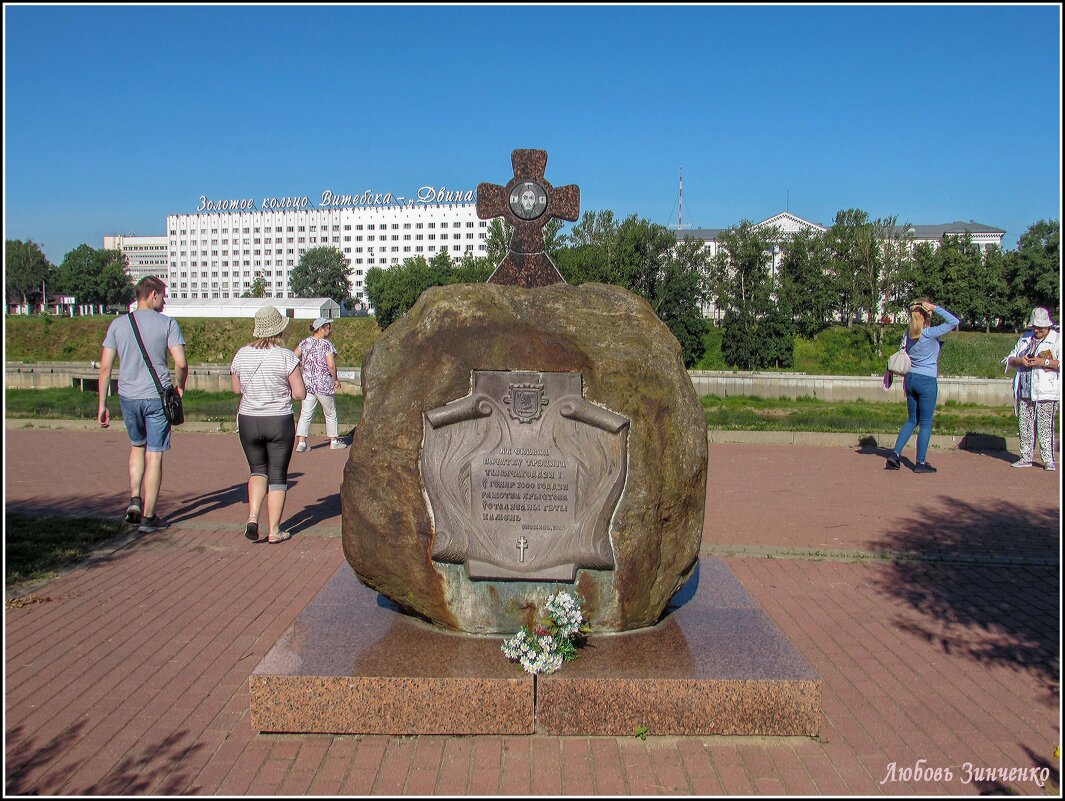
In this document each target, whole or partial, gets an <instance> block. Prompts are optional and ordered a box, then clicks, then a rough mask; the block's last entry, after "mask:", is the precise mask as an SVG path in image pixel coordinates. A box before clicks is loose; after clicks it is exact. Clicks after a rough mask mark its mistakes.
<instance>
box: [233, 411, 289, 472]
mask: <svg viewBox="0 0 1065 801" xmlns="http://www.w3.org/2000/svg"><path fill="white" fill-rule="evenodd" d="M237 425H238V426H239V427H240V446H241V447H242V448H244V455H245V456H246V457H247V459H248V467H250V468H251V474H252V475H253V476H266V484H267V488H268V489H271V490H287V489H288V463H289V462H290V461H291V460H292V448H293V446H294V445H295V444H296V421H295V420H293V418H292V415H291V414H286V415H284V416H283V417H256V416H254V415H250V414H238V415H237Z"/></svg>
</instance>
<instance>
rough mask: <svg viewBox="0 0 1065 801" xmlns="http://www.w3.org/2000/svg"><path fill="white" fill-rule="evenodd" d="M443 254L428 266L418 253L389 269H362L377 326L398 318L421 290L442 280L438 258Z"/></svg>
mask: <svg viewBox="0 0 1065 801" xmlns="http://www.w3.org/2000/svg"><path fill="white" fill-rule="evenodd" d="M441 256H443V258H444V259H447V254H446V253H440V254H437V256H435V257H434V258H433V261H434V262H437V263H436V264H435V265H432V266H431V265H430V264H429V263H428V262H426V260H425V258H424V257H422V256H417V257H415V258H413V259H407V260H406V261H404V262H403V263H402V264H397V265H396V266H395V267H392V268H390V269H387V270H386V269H382V268H381V267H371V268H370V269H369V270H367V271H366V284H365V286H366V296H367V297H368V298H369V299H370V305H371V306H373V310H374V316H375V317H376V318H377V327H378V328H381V329H384V328H387V327H388V326H390V325H391V324H392V323H393V322H394V321H396V320H398V319H399V318H400V317H402V316H403V315H404V314H406V313H407V310H408V309H410V307H411V306H413V305H414V304H415V303H416V302H417V300H418V298H419V297H421V294H422V292H424V291H425V290H426V289H428V288H429V287H431V286H439V285H440V284H441V283H443V280H442V275H441V268H440V264H439V262H438V260H439V259H440V257H441Z"/></svg>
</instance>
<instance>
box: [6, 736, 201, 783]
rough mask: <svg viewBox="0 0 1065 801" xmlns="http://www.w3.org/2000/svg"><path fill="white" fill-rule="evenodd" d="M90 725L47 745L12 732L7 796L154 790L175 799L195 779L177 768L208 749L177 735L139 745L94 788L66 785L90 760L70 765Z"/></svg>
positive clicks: (57, 737)
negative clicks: (69, 759) (184, 742)
mask: <svg viewBox="0 0 1065 801" xmlns="http://www.w3.org/2000/svg"><path fill="white" fill-rule="evenodd" d="M85 725H86V724H85V722H84V721H78V722H77V723H75V724H73V725H71V726H68V727H67V728H65V729H64V730H63V731H62V732H60V733H59V734H58V735H56V736H55V737H54V738H52V739H51V740H50V741H48V742H38V741H37V740H36V739H35V738H34V737H33V736H32V735H27V733H26V731H25V729H24V727H22V726H15V727H13V728H11V729H9V730H8V732H7V760H6V762H7V777H6V783H5V788H4V789H5V796H6V795H8V794H15V795H38V794H51V793H56V792H58V791H60V790H62V792H63V793H64V794H68V793H74V794H78V795H104V796H108V795H110V796H114V795H130V794H137V793H145V792H147V791H149V790H151V791H152V792H153V793H155V794H162V795H174V794H177V793H180V792H182V791H183V790H184V789H185V788H186V786H187V784H188V782H189V778H190V777H189V776H187V775H185V774H184V773H183V772H181V771H180V770H177V771H174V768H175V767H179V766H180V765H182V764H183V763H184V762H185V760H187V759H188V758H189V757H190V756H192V755H193V754H195V753H196V752H197V751H200V750H202V749H203V746H202V745H198V744H194V745H188V746H181V745H180V743H181V742H182V741H187V740H188V732H185V731H180V732H175V733H174V734H169V735H167V736H166V737H164V738H163V739H162V740H160V741H159V742H157V743H150V742H145V743H143V744H138V745H137V746H136V747H135V748H134V749H133V750H132V751H130V753H128V754H126V755H125V756H124V757H123V758H122V759H121V760H119V762H118V764H117V765H115V767H114V768H113V769H111V770H110V771H108V773H107V775H106V776H104V777H103V778H101V779H100V780H99V781H96V782H94V783H92V784H91V785H89V786H85V787H64V785H65V784H66V783H67V782H69V781H70V780H71V779H72V777H74V776H75V774H76V773H77V772H78V770H79V769H80V768H81V767H82V766H83V765H84V764H85V762H86V760H85V759H75V760H71V761H69V762H67V761H66V758H67V756H68V755H69V753H70V752H71V750H72V749H74V748H75V747H77V746H78V744H79V743H80V742H81V741H82V739H83V736H84V735H85V732H84V731H83V730H84V728H85ZM172 771H173V772H172ZM160 780H163V781H162V784H159V782H160Z"/></svg>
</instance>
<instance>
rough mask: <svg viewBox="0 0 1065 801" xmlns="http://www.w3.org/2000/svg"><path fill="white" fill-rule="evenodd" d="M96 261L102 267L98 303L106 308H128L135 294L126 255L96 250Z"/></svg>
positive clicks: (119, 252) (116, 251) (115, 251)
mask: <svg viewBox="0 0 1065 801" xmlns="http://www.w3.org/2000/svg"><path fill="white" fill-rule="evenodd" d="M97 259H98V261H99V262H100V263H101V265H102V266H101V267H100V283H99V293H100V298H101V300H100V302H101V303H103V304H104V305H107V306H128V305H129V304H130V303H131V302H132V300H133V297H134V294H135V293H134V290H133V282H132V281H131V280H130V277H129V260H128V259H127V257H126V254H125V253H122V252H121V251H118V250H98V251H97Z"/></svg>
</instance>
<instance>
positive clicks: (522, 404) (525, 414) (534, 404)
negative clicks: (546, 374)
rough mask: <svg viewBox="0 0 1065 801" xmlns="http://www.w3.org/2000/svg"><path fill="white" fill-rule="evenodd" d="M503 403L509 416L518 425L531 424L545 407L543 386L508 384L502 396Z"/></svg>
mask: <svg viewBox="0 0 1065 801" xmlns="http://www.w3.org/2000/svg"><path fill="white" fill-rule="evenodd" d="M503 403H505V404H506V405H507V408H508V409H509V410H510V416H511V417H513V418H514V419H515V420H517V421H518V422H519V423H531V422H532V421H533V420H536V419H537V418H538V417H539V416H540V412H541V411H543V407H544V406H547V398H545V397H544V385H543V384H508V385H507V391H506V392H505V393H504V394H503Z"/></svg>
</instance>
